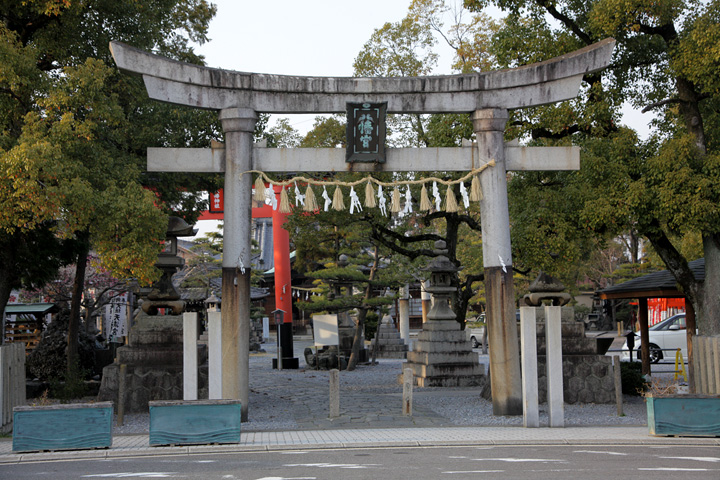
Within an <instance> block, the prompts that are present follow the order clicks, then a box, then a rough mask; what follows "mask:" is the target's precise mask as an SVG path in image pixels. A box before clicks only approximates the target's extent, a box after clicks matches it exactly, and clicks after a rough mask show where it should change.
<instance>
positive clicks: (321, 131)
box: [300, 115, 346, 148]
mask: <svg viewBox="0 0 720 480" xmlns="http://www.w3.org/2000/svg"><path fill="white" fill-rule="evenodd" d="M345 141H346V132H345V119H344V118H342V117H340V116H338V115H336V116H332V117H325V118H323V117H316V118H315V122H314V123H313V128H312V130H310V131H309V132H308V133H307V135H305V136H304V137H303V139H302V140H301V141H300V147H302V148H341V147H345Z"/></svg>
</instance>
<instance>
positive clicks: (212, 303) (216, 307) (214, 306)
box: [205, 292, 220, 312]
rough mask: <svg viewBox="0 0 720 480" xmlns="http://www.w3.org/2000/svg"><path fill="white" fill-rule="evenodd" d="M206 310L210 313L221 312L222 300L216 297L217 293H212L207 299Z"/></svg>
mask: <svg viewBox="0 0 720 480" xmlns="http://www.w3.org/2000/svg"><path fill="white" fill-rule="evenodd" d="M205 310H207V311H208V312H219V311H220V299H219V298H217V297H216V296H215V292H212V293H210V296H209V297H208V298H206V299H205Z"/></svg>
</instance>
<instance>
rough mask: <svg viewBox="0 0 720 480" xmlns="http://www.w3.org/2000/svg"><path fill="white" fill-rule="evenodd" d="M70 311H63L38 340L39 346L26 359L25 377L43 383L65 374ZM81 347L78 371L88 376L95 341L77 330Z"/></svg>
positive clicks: (93, 356)
mask: <svg viewBox="0 0 720 480" xmlns="http://www.w3.org/2000/svg"><path fill="white" fill-rule="evenodd" d="M69 319H70V312H69V311H68V310H66V309H63V310H61V311H60V313H58V314H57V315H56V316H55V318H54V319H53V320H52V322H50V324H49V325H48V327H47V329H46V330H45V332H44V333H43V335H42V338H41V339H40V343H39V344H38V346H37V347H36V348H35V350H33V351H32V352H31V353H30V355H28V357H27V361H26V364H25V365H26V371H27V376H28V378H38V379H40V380H42V381H46V382H50V381H60V380H64V379H65V375H66V373H67V334H68V333H67V332H68V323H69ZM79 339H80V345H79V346H78V355H79V359H80V364H79V365H78V366H77V370H78V372H83V374H87V375H90V374H91V372H93V368H94V366H95V353H94V347H95V338H94V337H93V336H91V335H89V334H88V333H86V332H85V329H84V328H82V327H81V328H80V334H79Z"/></svg>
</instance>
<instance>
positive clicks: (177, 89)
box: [110, 38, 615, 114]
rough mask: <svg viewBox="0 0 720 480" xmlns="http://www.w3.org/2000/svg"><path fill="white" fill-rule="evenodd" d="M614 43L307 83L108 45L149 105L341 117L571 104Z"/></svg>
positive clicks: (605, 61)
mask: <svg viewBox="0 0 720 480" xmlns="http://www.w3.org/2000/svg"><path fill="white" fill-rule="evenodd" d="M614 46H615V40H614V39H612V38H609V39H606V40H603V41H601V42H598V43H595V44H593V45H590V46H588V47H585V48H583V49H581V50H577V51H575V52H572V53H568V54H566V55H562V56H560V57H556V58H553V59H550V60H547V61H545V62H540V63H533V64H531V65H526V66H523V67H519V68H514V69H507V70H497V71H492V72H485V73H469V74H461V75H442V76H427V77H393V78H363V77H357V78H353V77H305V76H288V75H271V74H263V73H245V72H236V71H232V70H222V69H219V68H209V67H202V66H198V65H193V64H189V63H184V62H178V61H175V60H170V59H168V58H165V57H160V56H158V55H153V54H151V53H148V52H144V51H142V50H139V49H136V48H133V47H130V46H128V45H125V44H123V43H120V42H111V43H110V49H111V51H112V55H113V57H114V58H115V62H116V63H117V65H118V67H120V68H121V69H122V70H126V71H129V72H134V73H139V74H142V75H143V79H144V81H145V86H146V88H147V91H148V94H149V95H150V98H153V99H155V100H160V101H164V102H169V103H174V104H180V105H187V106H191V107H198V108H206V109H212V110H223V109H226V108H233V107H240V108H250V109H252V110H255V111H256V112H264V113H288V114H289V113H344V112H345V111H346V104H347V103H348V102H358V103H359V102H369V103H374V102H385V101H387V102H388V107H387V111H388V113H470V112H474V111H476V110H481V109H484V108H501V109H508V110H511V109H516V108H523V107H530V106H536V105H543V104H548V103H554V102H560V101H564V100H569V99H571V98H575V97H576V96H577V93H578V90H579V88H580V82H581V80H582V76H583V75H585V74H588V73H592V72H596V71H598V70H601V69H603V68H605V67H606V66H607V65H608V63H609V61H610V56H611V55H612V51H613V48H614Z"/></svg>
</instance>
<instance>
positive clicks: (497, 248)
mask: <svg viewBox="0 0 720 480" xmlns="http://www.w3.org/2000/svg"><path fill="white" fill-rule="evenodd" d="M614 45H615V41H614V40H613V39H606V40H604V41H601V42H599V43H596V44H594V45H591V46H589V47H586V48H583V49H581V50H577V51H575V52H573V53H570V54H567V55H563V56H560V57H556V58H554V59H551V60H548V61H545V62H541V63H535V64H531V65H527V66H523V67H519V68H515V69H509V70H499V71H493V72H487V73H472V74H461V75H445V76H430V77H399V78H351V77H303V76H283V75H270V74H259V73H244V72H235V71H230V70H222V69H216V68H207V67H201V66H197V65H192V64H188V63H183V62H178V61H174V60H170V59H167V58H164V57H160V56H157V55H153V54H150V53H147V52H144V51H142V50H138V49H136V48H133V47H130V46H128V45H125V44H122V43H119V42H111V44H110V49H111V51H112V54H113V57H114V59H115V62H116V63H117V65H118V67H119V68H120V69H121V70H125V71H128V72H133V73H138V74H141V75H142V76H143V80H144V82H145V86H146V88H147V91H148V94H149V96H150V98H153V99H156V100H160V101H164V102H169V103H174V104H178V105H186V106H191V107H197V108H205V109H212V110H217V111H219V112H220V120H221V122H222V127H223V130H224V133H225V148H224V150H223V149H214V150H211V149H157V148H150V149H148V170H153V171H176V172H180V171H182V172H225V185H224V194H225V223H224V238H225V246H224V253H223V259H222V267H223V268H222V272H223V273H222V298H223V308H222V320H221V323H222V331H223V333H222V357H223V374H222V398H228V399H239V400H240V401H241V403H242V417H243V421H246V420H247V416H248V399H249V333H250V332H249V330H250V271H249V266H250V218H251V215H250V210H251V202H252V196H251V191H252V178H251V175H243V172H247V171H249V170H260V171H264V172H289V171H290V172H307V171H313V172H325V171H327V172H335V171H356V172H357V171H469V170H473V169H475V168H478V167H480V166H482V165H483V164H485V163H488V162H490V161H491V160H494V161H495V165H494V167H492V168H487V169H485V170H484V171H482V172H481V173H480V174H479V177H480V184H481V186H482V190H483V196H484V198H483V200H482V201H481V222H482V236H483V264H484V271H485V272H484V273H485V288H486V292H487V294H486V295H487V323H488V331H489V343H490V345H492V348H491V349H490V372H491V382H492V394H493V413H494V414H495V415H520V414H522V388H521V383H520V362H519V352H518V334H517V325H516V318H515V297H514V287H513V276H512V268H511V267H512V255H511V247H510V221H509V215H508V200H507V174H506V172H507V171H508V170H570V169H578V168H579V149H578V148H574V147H552V148H551V147H538V148H529V147H510V146H506V145H505V143H504V141H503V133H504V130H505V124H506V122H507V119H508V110H512V109H517V108H524V107H531V106H537V105H544V104H549V103H555V102H560V101H564V100H569V99H572V98H574V97H576V96H577V94H578V91H579V88H580V83H581V81H582V77H583V75H585V74H588V73H592V72H596V71H599V70H602V69H603V68H605V67H606V66H607V65H608V64H609V62H610V58H611V55H612V51H613V48H614ZM382 102H387V112H388V113H420V114H430V113H471V114H472V118H473V125H474V130H475V134H476V137H477V149H475V148H474V147H459V148H422V149H413V148H401V149H388V150H387V153H386V155H387V157H386V162H385V163H346V161H345V153H346V152H345V149H271V148H258V147H254V146H253V131H254V129H255V123H256V121H257V112H262V113H282V114H293V113H317V114H332V113H344V112H345V111H346V105H347V103H382Z"/></svg>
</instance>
